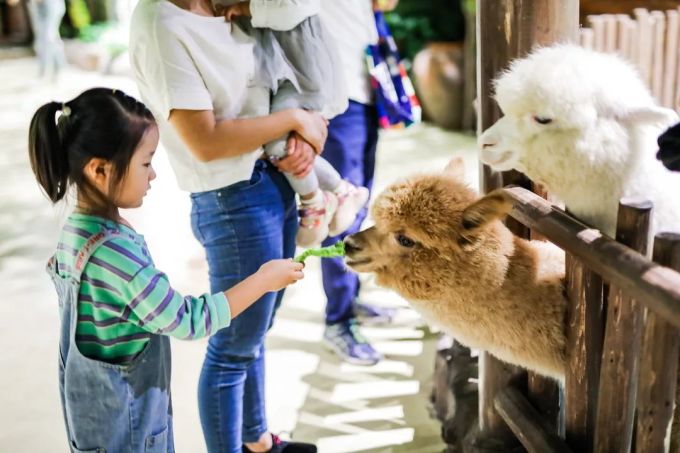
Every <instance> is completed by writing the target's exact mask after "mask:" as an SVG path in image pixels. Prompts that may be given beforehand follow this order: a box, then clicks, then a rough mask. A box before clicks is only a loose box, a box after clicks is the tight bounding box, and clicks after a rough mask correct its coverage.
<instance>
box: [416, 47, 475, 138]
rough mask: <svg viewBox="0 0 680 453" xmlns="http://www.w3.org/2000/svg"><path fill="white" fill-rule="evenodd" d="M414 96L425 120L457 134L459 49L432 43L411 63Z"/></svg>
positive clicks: (459, 117) (460, 100) (460, 89)
mask: <svg viewBox="0 0 680 453" xmlns="http://www.w3.org/2000/svg"><path fill="white" fill-rule="evenodd" d="M412 72H413V78H414V85H415V89H416V93H417V95H418V99H420V103H421V104H422V107H423V113H424V114H425V118H426V119H429V120H430V121H432V122H433V123H435V124H436V125H438V126H441V127H443V128H446V129H455V130H459V129H460V128H461V125H462V115H463V108H462V107H463V83H464V75H463V47H462V44H461V43H453V42H432V43H429V44H428V45H427V46H426V47H425V48H424V49H423V50H421V51H420V52H418V53H417V54H416V56H415V58H414V60H413V71H412Z"/></svg>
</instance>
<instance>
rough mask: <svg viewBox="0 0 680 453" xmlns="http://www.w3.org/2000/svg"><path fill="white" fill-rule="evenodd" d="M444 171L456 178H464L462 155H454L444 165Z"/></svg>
mask: <svg viewBox="0 0 680 453" xmlns="http://www.w3.org/2000/svg"><path fill="white" fill-rule="evenodd" d="M444 173H446V174H447V175H448V176H450V177H452V178H454V179H456V180H459V181H461V180H464V179H465V161H464V160H463V158H462V157H454V158H453V159H451V160H450V161H449V163H448V164H446V167H444Z"/></svg>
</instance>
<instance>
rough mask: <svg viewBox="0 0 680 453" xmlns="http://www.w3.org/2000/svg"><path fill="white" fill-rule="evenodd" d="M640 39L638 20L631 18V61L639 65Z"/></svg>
mask: <svg viewBox="0 0 680 453" xmlns="http://www.w3.org/2000/svg"><path fill="white" fill-rule="evenodd" d="M639 40H640V26H639V24H638V23H637V21H636V20H632V19H631V20H630V61H631V62H632V63H633V64H635V65H637V61H638V59H639V58H640V55H639V53H640V46H639V45H638V41H639Z"/></svg>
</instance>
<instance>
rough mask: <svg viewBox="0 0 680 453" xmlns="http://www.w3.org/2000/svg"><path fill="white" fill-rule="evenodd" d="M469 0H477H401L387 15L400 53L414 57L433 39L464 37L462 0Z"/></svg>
mask: <svg viewBox="0 0 680 453" xmlns="http://www.w3.org/2000/svg"><path fill="white" fill-rule="evenodd" d="M470 1H471V2H472V4H473V5H474V3H475V1H474V0H428V1H423V0H400V1H399V4H398V5H397V8H396V9H395V10H394V11H392V12H390V13H387V14H385V19H386V20H387V24H388V25H389V27H390V31H391V32H392V35H393V36H394V40H395V41H396V42H397V46H398V47H399V52H400V53H401V56H402V57H403V58H406V59H409V60H412V59H413V57H414V56H415V54H416V53H417V52H418V51H419V50H420V49H422V48H423V47H424V46H425V44H426V43H428V42H430V41H462V40H463V37H464V36H465V19H464V18H463V14H462V10H461V7H462V6H463V5H461V2H462V3H470ZM465 7H469V5H465Z"/></svg>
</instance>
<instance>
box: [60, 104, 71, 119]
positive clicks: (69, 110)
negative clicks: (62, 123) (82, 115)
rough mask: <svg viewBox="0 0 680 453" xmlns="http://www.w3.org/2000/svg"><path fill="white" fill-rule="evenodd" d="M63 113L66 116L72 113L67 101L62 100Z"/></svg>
mask: <svg viewBox="0 0 680 453" xmlns="http://www.w3.org/2000/svg"><path fill="white" fill-rule="evenodd" d="M61 113H62V114H63V115H64V116H69V115H70V114H71V107H69V106H68V105H66V103H65V102H62V103H61Z"/></svg>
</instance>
